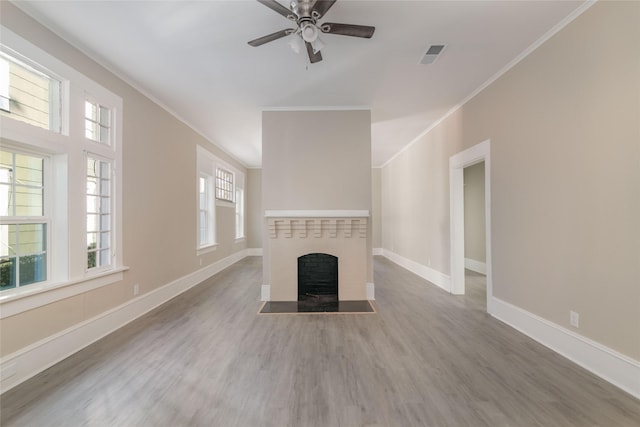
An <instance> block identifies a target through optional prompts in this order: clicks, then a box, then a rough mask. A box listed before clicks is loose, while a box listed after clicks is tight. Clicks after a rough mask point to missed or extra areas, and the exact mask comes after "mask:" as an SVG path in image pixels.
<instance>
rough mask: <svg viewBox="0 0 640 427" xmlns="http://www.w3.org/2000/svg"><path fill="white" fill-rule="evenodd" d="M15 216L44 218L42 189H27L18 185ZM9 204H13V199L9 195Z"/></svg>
mask: <svg viewBox="0 0 640 427" xmlns="http://www.w3.org/2000/svg"><path fill="white" fill-rule="evenodd" d="M15 188H16V193H15V214H14V215H16V216H42V215H43V208H44V206H43V200H42V189H41V188H26V187H20V186H17V185H16V187H15ZM9 198H10V200H9V203H8V205H9V206H11V205H12V204H13V198H12V197H11V194H10V195H9Z"/></svg>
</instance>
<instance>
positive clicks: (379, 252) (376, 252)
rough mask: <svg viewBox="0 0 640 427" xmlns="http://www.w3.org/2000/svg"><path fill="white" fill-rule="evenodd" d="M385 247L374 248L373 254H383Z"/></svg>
mask: <svg viewBox="0 0 640 427" xmlns="http://www.w3.org/2000/svg"><path fill="white" fill-rule="evenodd" d="M383 251H384V249H382V248H373V255H374V256H375V255H382V254H383Z"/></svg>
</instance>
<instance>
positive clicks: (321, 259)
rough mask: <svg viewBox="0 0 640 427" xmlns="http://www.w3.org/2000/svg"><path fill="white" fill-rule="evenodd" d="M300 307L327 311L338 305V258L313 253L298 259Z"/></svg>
mask: <svg viewBox="0 0 640 427" xmlns="http://www.w3.org/2000/svg"><path fill="white" fill-rule="evenodd" d="M298 305H299V306H303V307H305V308H307V309H308V310H309V311H326V310H331V309H334V308H335V307H336V306H337V305H338V258H337V257H335V256H333V255H328V254H320V253H313V254H307V255H303V256H301V257H299V258H298Z"/></svg>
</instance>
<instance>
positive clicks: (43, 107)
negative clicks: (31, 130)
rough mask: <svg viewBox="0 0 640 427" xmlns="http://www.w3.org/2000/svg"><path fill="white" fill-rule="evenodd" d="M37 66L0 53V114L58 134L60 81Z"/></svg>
mask: <svg viewBox="0 0 640 427" xmlns="http://www.w3.org/2000/svg"><path fill="white" fill-rule="evenodd" d="M37 68H41V67H38V66H36V65H35V64H33V65H29V64H27V60H26V59H24V60H21V59H18V58H17V57H14V56H11V55H8V54H7V53H4V52H0V114H1V115H3V116H8V117H11V118H12V119H15V120H19V121H21V122H26V123H29V124H31V125H34V126H37V127H40V128H43V129H48V130H51V131H53V132H56V133H59V132H60V131H61V117H60V116H61V93H60V90H61V83H60V80H58V79H56V78H54V77H52V76H51V75H49V74H47V73H46V72H45V71H44V70H39V69H37Z"/></svg>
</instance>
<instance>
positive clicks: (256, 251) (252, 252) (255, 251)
mask: <svg viewBox="0 0 640 427" xmlns="http://www.w3.org/2000/svg"><path fill="white" fill-rule="evenodd" d="M245 250H246V251H247V256H262V248H247V249H245Z"/></svg>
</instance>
